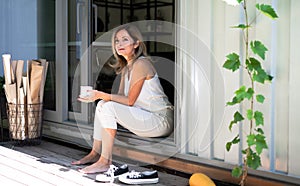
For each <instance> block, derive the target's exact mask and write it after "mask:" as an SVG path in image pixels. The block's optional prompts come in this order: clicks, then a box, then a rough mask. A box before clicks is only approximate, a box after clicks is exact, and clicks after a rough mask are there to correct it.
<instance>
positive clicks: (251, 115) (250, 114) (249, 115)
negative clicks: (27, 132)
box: [247, 109, 253, 120]
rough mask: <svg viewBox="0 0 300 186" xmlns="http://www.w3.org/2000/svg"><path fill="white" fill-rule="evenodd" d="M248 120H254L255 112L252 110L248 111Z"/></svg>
mask: <svg viewBox="0 0 300 186" xmlns="http://www.w3.org/2000/svg"><path fill="white" fill-rule="evenodd" d="M247 118H248V120H252V119H253V110H251V109H249V110H247Z"/></svg>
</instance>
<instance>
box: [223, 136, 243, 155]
mask: <svg viewBox="0 0 300 186" xmlns="http://www.w3.org/2000/svg"><path fill="white" fill-rule="evenodd" d="M239 142H240V137H239V135H237V136H236V137H235V138H233V140H232V141H230V142H227V143H226V150H227V151H230V148H231V146H232V144H237V143H239Z"/></svg>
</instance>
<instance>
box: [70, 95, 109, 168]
mask: <svg viewBox="0 0 300 186" xmlns="http://www.w3.org/2000/svg"><path fill="white" fill-rule="evenodd" d="M104 103H105V102H104V101H99V102H98V104H97V108H98V107H101V106H102V105H103V104H104ZM97 108H96V110H95V118H94V136H93V137H94V142H93V147H92V150H91V152H90V153H89V154H88V155H86V156H85V157H83V158H82V159H80V160H78V161H73V162H72V165H83V164H87V163H95V162H96V161H98V160H99V158H100V154H101V144H102V137H101V131H102V126H101V124H100V119H99V117H100V114H99V111H98V110H99V109H97Z"/></svg>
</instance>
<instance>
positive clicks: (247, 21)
mask: <svg viewBox="0 0 300 186" xmlns="http://www.w3.org/2000/svg"><path fill="white" fill-rule="evenodd" d="M243 3H244V6H243V9H244V14H245V22H246V29H245V53H246V54H245V62H246V61H247V60H249V20H248V12H247V0H244V2H243ZM246 70H247V72H248V75H249V77H250V80H251V88H252V89H253V90H254V81H253V79H252V75H251V72H250V71H249V69H246ZM253 105H254V99H253V96H252V98H251V103H250V109H251V110H253V107H254V106H253ZM252 127H253V119H251V120H250V134H252ZM249 155H250V146H248V147H247V149H246V155H245V157H244V158H243V164H244V165H243V175H242V179H241V182H240V185H242V186H244V185H245V184H246V179H247V175H248V164H247V157H248V156H249Z"/></svg>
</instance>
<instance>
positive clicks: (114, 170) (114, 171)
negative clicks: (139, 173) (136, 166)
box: [96, 164, 128, 183]
mask: <svg viewBox="0 0 300 186" xmlns="http://www.w3.org/2000/svg"><path fill="white" fill-rule="evenodd" d="M125 173H128V166H127V164H124V165H121V166H120V167H117V166H115V165H110V167H109V169H108V170H107V171H106V172H104V173H103V174H98V175H97V176H96V181H99V182H111V183H112V182H113V181H114V179H115V178H118V177H119V176H121V175H123V174H125Z"/></svg>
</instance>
